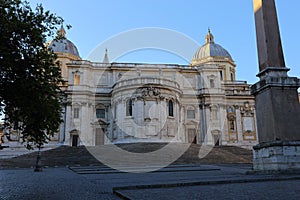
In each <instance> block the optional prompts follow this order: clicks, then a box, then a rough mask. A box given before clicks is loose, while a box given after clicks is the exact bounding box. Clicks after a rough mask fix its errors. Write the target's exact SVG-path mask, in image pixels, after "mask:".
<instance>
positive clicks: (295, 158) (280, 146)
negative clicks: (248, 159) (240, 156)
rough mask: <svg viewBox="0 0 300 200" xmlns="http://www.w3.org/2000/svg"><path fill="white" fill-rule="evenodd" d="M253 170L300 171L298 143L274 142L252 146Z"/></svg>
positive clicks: (299, 147) (299, 146)
mask: <svg viewBox="0 0 300 200" xmlns="http://www.w3.org/2000/svg"><path fill="white" fill-rule="evenodd" d="M253 170H254V171H285V170H300V141H275V142H268V143H261V144H258V145H256V146H254V147H253Z"/></svg>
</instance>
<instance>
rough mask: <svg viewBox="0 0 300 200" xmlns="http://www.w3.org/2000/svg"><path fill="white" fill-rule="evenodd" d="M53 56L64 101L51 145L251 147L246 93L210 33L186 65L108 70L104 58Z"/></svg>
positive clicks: (250, 100) (252, 123)
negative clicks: (122, 144) (60, 78)
mask: <svg viewBox="0 0 300 200" xmlns="http://www.w3.org/2000/svg"><path fill="white" fill-rule="evenodd" d="M69 42H70V41H69V40H66V43H67V44H68V46H72V44H70V43H69ZM50 44H51V42H50ZM53 48H54V49H53V50H54V52H56V53H57V56H58V60H59V61H60V64H61V71H62V76H63V78H64V79H65V80H66V85H65V86H64V90H65V91H66V93H67V99H66V102H65V103H64V105H63V114H62V118H63V119H64V123H63V124H62V125H61V129H60V132H59V133H58V134H57V135H55V137H53V141H54V142H58V143H61V144H65V145H74V146H77V145H87V146H94V145H100V144H109V143H126V142H179V143H198V144H205V145H236V146H242V147H246V148H251V147H252V146H253V145H256V144H257V131H256V118H255V109H254V108H255V104H254V97H253V96H252V95H251V94H250V86H249V84H247V82H246V81H237V80H236V76H235V70H236V66H235V63H234V61H233V60H232V58H231V56H230V54H229V53H228V52H227V51H226V50H225V49H223V48H222V47H221V46H220V45H218V44H216V43H214V38H213V35H212V34H211V33H210V31H209V32H208V34H207V36H206V43H205V44H204V45H203V46H202V47H200V48H199V50H198V51H197V52H196V53H195V56H194V57H193V59H192V61H191V64H190V65H172V64H138V63H110V62H109V61H108V55H107V52H106V54H105V56H104V61H103V62H91V61H87V60H82V59H81V58H80V57H79V55H78V54H76V55H74V53H72V52H69V53H68V52H60V50H59V49H55V47H53ZM72 49H73V50H74V47H73V46H72ZM73 52H74V51H73Z"/></svg>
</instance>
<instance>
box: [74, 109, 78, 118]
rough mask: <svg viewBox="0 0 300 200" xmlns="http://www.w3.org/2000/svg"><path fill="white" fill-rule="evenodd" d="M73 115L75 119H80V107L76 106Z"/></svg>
mask: <svg viewBox="0 0 300 200" xmlns="http://www.w3.org/2000/svg"><path fill="white" fill-rule="evenodd" d="M73 117H74V119H78V118H79V108H74V113H73Z"/></svg>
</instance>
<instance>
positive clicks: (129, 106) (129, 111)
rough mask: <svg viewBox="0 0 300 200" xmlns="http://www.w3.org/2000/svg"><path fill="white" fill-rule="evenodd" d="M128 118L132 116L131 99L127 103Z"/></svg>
mask: <svg viewBox="0 0 300 200" xmlns="http://www.w3.org/2000/svg"><path fill="white" fill-rule="evenodd" d="M126 116H132V100H131V99H129V100H127V102H126Z"/></svg>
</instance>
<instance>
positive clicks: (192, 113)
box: [187, 110, 195, 119]
mask: <svg viewBox="0 0 300 200" xmlns="http://www.w3.org/2000/svg"><path fill="white" fill-rule="evenodd" d="M187 118H188V119H195V110H187Z"/></svg>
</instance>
